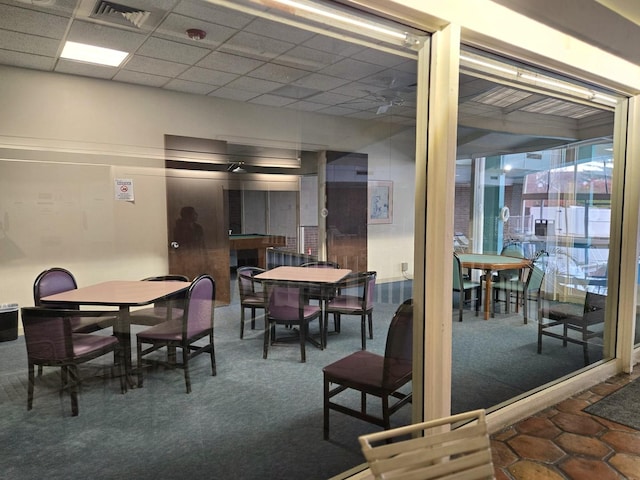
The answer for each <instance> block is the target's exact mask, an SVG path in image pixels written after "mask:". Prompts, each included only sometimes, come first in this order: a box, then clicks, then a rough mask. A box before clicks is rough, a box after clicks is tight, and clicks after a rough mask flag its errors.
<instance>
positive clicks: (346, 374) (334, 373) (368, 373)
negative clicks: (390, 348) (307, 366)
mask: <svg viewBox="0 0 640 480" xmlns="http://www.w3.org/2000/svg"><path fill="white" fill-rule="evenodd" d="M383 367H384V357H383V356H382V355H378V354H376V353H371V352H369V351H366V350H360V351H358V352H355V353H352V354H351V355H349V356H347V357H344V358H342V359H340V360H338V361H337V362H334V363H332V364H330V365H327V366H326V367H324V368H323V369H322V371H323V372H324V374H325V376H327V378H328V379H329V380H330V381H331V380H335V381H338V382H340V381H341V380H343V381H349V382H350V383H353V382H354V381H355V382H357V383H358V384H359V385H363V386H366V387H369V388H371V389H382V372H383ZM356 379H357V380H356Z"/></svg>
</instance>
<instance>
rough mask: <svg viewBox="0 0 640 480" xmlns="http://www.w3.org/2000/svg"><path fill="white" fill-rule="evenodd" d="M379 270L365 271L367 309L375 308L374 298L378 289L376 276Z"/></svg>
mask: <svg viewBox="0 0 640 480" xmlns="http://www.w3.org/2000/svg"><path fill="white" fill-rule="evenodd" d="M377 276H378V272H374V271H370V272H367V273H365V278H366V285H365V293H364V299H365V307H366V309H367V310H369V309H370V308H373V299H374V298H375V291H376V277H377Z"/></svg>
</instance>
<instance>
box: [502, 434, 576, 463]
mask: <svg viewBox="0 0 640 480" xmlns="http://www.w3.org/2000/svg"><path fill="white" fill-rule="evenodd" d="M507 443H508V444H509V446H510V447H511V448H512V449H513V451H514V452H516V454H517V455H519V456H520V457H521V458H528V459H530V460H539V461H541V462H546V463H553V462H557V461H558V460H560V459H561V458H562V457H564V455H565V453H564V451H562V450H561V449H560V448H558V447H557V446H556V445H555V444H554V443H553V442H552V441H551V440H547V439H545V438H538V437H532V436H531V435H517V436H515V437H513V438H512V439H511V440H509V441H508V442H507Z"/></svg>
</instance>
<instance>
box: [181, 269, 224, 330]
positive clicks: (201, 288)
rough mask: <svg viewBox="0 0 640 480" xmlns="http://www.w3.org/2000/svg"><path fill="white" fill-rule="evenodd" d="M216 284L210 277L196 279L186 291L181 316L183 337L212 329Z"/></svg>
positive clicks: (203, 276)
mask: <svg viewBox="0 0 640 480" xmlns="http://www.w3.org/2000/svg"><path fill="white" fill-rule="evenodd" d="M215 300H216V283H215V281H214V280H213V278H212V277H211V276H210V275H200V276H199V277H197V278H196V279H195V280H194V281H193V282H192V283H191V286H190V287H189V290H188V291H187V301H186V308H185V314H184V316H183V320H182V321H183V335H186V336H190V335H191V334H193V333H194V332H200V331H202V330H204V329H208V328H213V315H214V311H215Z"/></svg>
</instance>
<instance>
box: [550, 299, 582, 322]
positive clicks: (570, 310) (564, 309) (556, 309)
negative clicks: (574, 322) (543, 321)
mask: <svg viewBox="0 0 640 480" xmlns="http://www.w3.org/2000/svg"><path fill="white" fill-rule="evenodd" d="M583 314H584V305H581V304H578V303H557V304H554V305H550V306H549V310H547V311H545V316H547V317H548V318H550V319H552V320H562V319H566V318H576V317H577V318H582V316H583Z"/></svg>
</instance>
